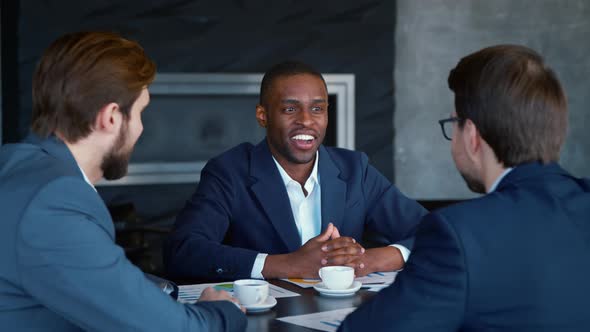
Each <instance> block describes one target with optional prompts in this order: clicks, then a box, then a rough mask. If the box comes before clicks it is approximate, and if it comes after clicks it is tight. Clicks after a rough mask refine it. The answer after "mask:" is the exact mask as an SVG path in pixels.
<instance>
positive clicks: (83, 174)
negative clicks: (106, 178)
mask: <svg viewBox="0 0 590 332" xmlns="http://www.w3.org/2000/svg"><path fill="white" fill-rule="evenodd" d="M76 165H78V164H76ZM78 168H79V169H80V172H81V173H82V176H83V177H84V181H86V183H88V184H89V185H90V186H91V187H92V189H94V190H95V191H96V187H95V186H94V185H93V184H92V182H90V179H89V178H88V177H87V176H86V173H84V170H83V169H82V167H80V165H78Z"/></svg>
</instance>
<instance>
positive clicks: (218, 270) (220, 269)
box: [215, 268, 223, 274]
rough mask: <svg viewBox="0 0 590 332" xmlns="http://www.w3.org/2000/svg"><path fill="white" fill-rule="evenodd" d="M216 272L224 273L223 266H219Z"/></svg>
mask: <svg viewBox="0 0 590 332" xmlns="http://www.w3.org/2000/svg"><path fill="white" fill-rule="evenodd" d="M215 272H217V274H222V273H223V269H222V268H218V269H217V270H216V271H215Z"/></svg>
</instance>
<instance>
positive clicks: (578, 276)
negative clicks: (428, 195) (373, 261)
mask: <svg viewBox="0 0 590 332" xmlns="http://www.w3.org/2000/svg"><path fill="white" fill-rule="evenodd" d="M448 82H449V87H450V89H451V90H452V91H453V92H454V93H455V112H454V113H453V114H452V116H451V117H450V118H448V119H444V120H441V121H440V123H441V126H442V127H443V134H444V135H445V137H446V138H447V139H451V140H452V142H451V151H452V155H453V159H454V161H455V164H456V166H457V169H458V170H459V172H460V173H461V175H462V176H463V178H464V179H465V181H466V183H467V185H468V186H469V188H470V189H471V190H473V191H475V192H478V193H486V195H485V196H483V197H480V198H477V199H473V200H469V201H466V202H463V203H460V204H457V205H454V206H450V207H447V208H444V209H441V210H438V211H435V212H433V213H431V214H429V215H428V216H426V217H425V218H424V220H423V221H422V223H421V224H420V227H419V228H418V231H417V234H416V242H415V245H414V249H413V251H412V256H411V257H410V259H409V260H408V263H407V264H406V268H405V269H404V271H402V272H401V273H400V274H398V276H397V279H396V281H395V283H394V284H393V285H392V286H390V287H389V288H387V289H384V290H383V291H381V292H380V293H379V294H377V295H376V296H375V297H374V298H373V299H372V300H371V301H369V302H368V303H366V304H364V305H362V306H361V307H360V308H358V309H357V310H356V311H355V312H353V313H352V314H350V315H349V316H348V317H347V318H346V319H345V321H344V322H343V324H342V326H341V327H340V329H339V331H360V330H362V329H367V328H368V329H369V330H371V331H429V332H430V331H590V315H588V305H587V304H588V294H590V283H589V282H588V280H589V279H590V259H588V257H589V256H590V181H588V180H584V179H578V178H575V177H573V176H572V175H570V174H569V173H568V172H566V171H565V170H563V169H562V168H561V167H560V166H559V165H558V164H557V161H558V159H559V152H560V149H561V146H562V145H563V142H564V140H565V137H566V131H567V105H566V97H565V94H564V92H563V90H562V87H561V84H560V83H559V81H558V79H557V77H556V75H555V74H554V72H553V71H552V70H551V69H550V68H549V67H548V66H547V65H546V64H545V63H544V61H543V59H542V58H541V56H540V55H538V54H537V53H536V52H534V51H533V50H531V49H528V48H526V47H522V46H515V45H499V46H495V47H489V48H485V49H483V50H481V51H479V52H476V53H474V54H471V55H469V56H467V57H465V58H463V59H462V60H461V61H460V62H459V64H458V65H457V67H456V68H454V69H453V70H452V71H451V73H450V76H449V79H448Z"/></svg>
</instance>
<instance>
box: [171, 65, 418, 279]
mask: <svg viewBox="0 0 590 332" xmlns="http://www.w3.org/2000/svg"><path fill="white" fill-rule="evenodd" d="M256 119H257V120H258V123H259V124H260V126H262V127H264V128H266V134H267V136H266V138H265V139H264V140H263V141H262V142H260V143H259V144H258V145H252V144H249V143H244V144H240V145H238V146H237V147H235V148H233V149H231V150H229V151H227V152H225V153H223V154H221V155H220V156H217V157H215V158H213V159H211V160H210V161H209V162H208V163H207V165H206V166H205V168H204V169H203V171H202V173H201V182H200V183H199V186H198V188H197V191H196V193H195V194H194V196H193V197H192V198H191V199H190V201H189V202H188V203H187V205H186V206H185V208H184V210H183V211H181V213H180V215H179V216H178V218H177V221H176V229H175V231H174V233H173V234H172V236H171V237H170V240H169V242H168V245H167V248H166V251H165V255H164V256H165V260H166V265H167V268H168V271H169V272H170V274H171V275H174V276H180V277H205V278H224V279H235V278H245V277H253V278H284V277H316V278H317V277H318V274H317V273H318V270H319V269H320V268H321V267H322V266H324V265H349V266H353V267H354V268H355V269H356V273H357V275H365V274H367V273H370V272H373V271H384V270H394V269H399V268H401V267H402V266H403V264H404V261H405V259H406V258H407V256H408V254H409V249H411V247H412V241H413V234H414V230H415V228H416V226H417V224H418V222H419V220H420V218H421V217H422V216H423V215H424V214H425V210H424V209H423V208H422V206H420V205H419V204H418V203H417V202H416V201H414V200H411V199H408V198H407V197H405V196H404V195H403V194H401V193H400V192H399V191H398V190H397V189H396V188H395V187H394V186H393V185H392V184H391V183H390V182H389V181H388V180H387V179H386V178H385V177H384V176H383V175H381V174H380V173H379V172H378V171H377V170H376V169H375V168H374V167H372V166H371V165H370V164H369V162H368V159H367V156H366V155H365V154H363V153H360V152H355V151H349V150H344V149H338V148H331V147H325V146H323V145H322V141H323V139H324V136H325V133H326V127H327V125H328V92H327V88H326V83H325V81H324V79H323V77H322V75H321V74H320V73H319V72H317V71H315V70H314V69H313V68H311V67H310V66H308V65H306V64H303V63H299V62H284V63H281V64H278V65H275V66H274V67H272V68H271V69H270V70H269V71H268V72H267V73H266V74H265V76H264V78H263V80H262V84H261V92H260V103H259V104H258V105H257V107H256ZM365 230H371V231H373V232H374V233H377V234H380V235H381V236H383V237H384V238H385V239H386V240H387V244H392V245H391V246H389V245H385V246H383V247H379V248H371V249H366V250H365V248H363V247H362V246H361V245H360V244H359V243H358V242H357V241H356V240H355V239H360V238H361V237H362V234H363V232H364V231H365Z"/></svg>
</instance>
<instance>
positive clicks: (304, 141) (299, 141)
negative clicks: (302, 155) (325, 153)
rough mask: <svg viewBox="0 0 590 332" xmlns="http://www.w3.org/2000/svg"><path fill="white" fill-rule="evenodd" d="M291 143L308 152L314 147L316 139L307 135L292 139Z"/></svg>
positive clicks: (296, 136)
mask: <svg viewBox="0 0 590 332" xmlns="http://www.w3.org/2000/svg"><path fill="white" fill-rule="evenodd" d="M291 141H292V142H293V143H294V144H295V146H296V147H297V148H299V149H302V150H308V149H311V148H312V147H313V143H314V141H315V137H313V136H311V135H306V134H299V135H295V136H293V137H291Z"/></svg>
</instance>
